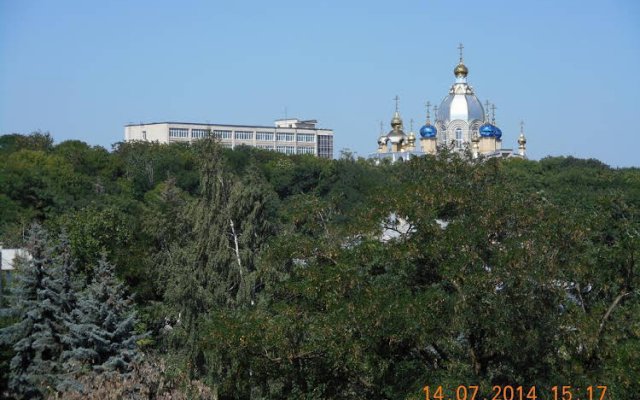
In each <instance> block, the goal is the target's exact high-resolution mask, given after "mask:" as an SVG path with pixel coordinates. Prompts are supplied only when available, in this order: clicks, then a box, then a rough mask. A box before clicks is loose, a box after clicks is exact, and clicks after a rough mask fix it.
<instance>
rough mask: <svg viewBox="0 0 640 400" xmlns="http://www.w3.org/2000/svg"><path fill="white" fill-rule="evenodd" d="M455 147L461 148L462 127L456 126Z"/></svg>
mask: <svg viewBox="0 0 640 400" xmlns="http://www.w3.org/2000/svg"><path fill="white" fill-rule="evenodd" d="M456 147H457V148H458V149H461V148H462V129H461V128H456Z"/></svg>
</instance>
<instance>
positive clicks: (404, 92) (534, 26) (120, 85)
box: [0, 0, 640, 166]
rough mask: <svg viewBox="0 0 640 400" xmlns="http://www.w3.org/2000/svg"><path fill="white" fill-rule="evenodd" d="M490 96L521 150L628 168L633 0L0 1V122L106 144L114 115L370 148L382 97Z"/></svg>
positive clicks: (388, 100) (420, 118) (418, 113)
mask: <svg viewBox="0 0 640 400" xmlns="http://www.w3.org/2000/svg"><path fill="white" fill-rule="evenodd" d="M459 42H462V43H464V46H465V63H466V65H467V66H468V67H469V82H470V84H471V85H472V86H473V87H474V88H475V90H476V94H477V95H478V97H479V98H480V100H481V101H482V102H483V103H484V101H485V100H486V99H489V100H490V101H491V102H493V103H495V104H496V106H497V110H496V117H497V122H498V125H499V126H500V127H501V128H502V131H503V133H504V136H503V142H504V146H505V147H515V146H517V145H516V140H517V136H518V131H519V121H520V120H521V119H522V120H524V121H525V132H526V134H527V138H528V141H529V143H528V150H529V155H530V157H531V158H534V159H538V158H541V157H544V156H547V155H573V156H576V157H582V158H589V157H594V158H598V159H600V160H602V161H604V162H606V163H608V164H610V165H612V166H640V157H639V156H638V153H639V151H640V130H639V129H638V123H637V120H638V119H639V117H640V102H639V100H638V99H639V98H640V84H639V83H638V79H637V78H636V74H637V72H638V71H639V70H640V68H639V67H640V2H638V1H636V0H609V1H594V0H580V1H578V0H536V1H515V0H486V1H475V0H474V1H471V0H460V1H456V2H453V1H445V0H420V1H418V0H396V1H393V2H392V1H377V0H369V1H361V0H352V1H347V0H342V1H338V0H327V1H322V0H315V1H312V2H310V1H301V0H296V1H293V0H271V1H253V0H252V1H233V2H231V1H224V2H223V1H180V2H178V1H171V2H170V1H158V0H156V1H118V0H115V1H86V0H85V1H69V0H57V1H38V0H30V1H23V0H0V134H6V133H12V132H19V133H29V132H31V131H34V130H43V131H49V132H51V134H52V135H53V136H54V138H55V139H56V141H58V142H59V141H63V140H67V139H80V140H83V141H86V142H88V143H90V144H96V145H102V146H105V147H107V148H110V146H111V144H112V143H114V142H117V141H120V140H122V139H123V134H124V128H123V126H124V125H125V124H127V123H138V122H150V121H189V122H207V121H209V122H213V123H231V124H256V125H271V124H272V123H273V120H274V119H277V118H282V117H284V115H285V109H286V110H287V111H286V112H287V115H288V116H289V117H299V118H303V119H318V120H319V123H320V126H322V127H328V128H333V129H334V130H335V135H336V139H335V146H336V154H338V152H339V150H340V149H342V148H349V149H351V150H352V151H355V152H356V153H357V154H359V155H363V156H364V155H367V154H368V153H370V152H373V151H375V149H376V139H377V137H378V135H379V130H380V121H384V123H385V129H389V120H390V119H391V116H392V113H393V111H394V102H393V100H392V99H393V97H394V96H395V95H398V96H400V111H401V114H402V117H403V118H404V120H405V126H406V127H408V126H409V120H410V119H411V118H413V119H414V120H415V126H414V128H415V129H416V130H417V129H419V126H420V125H421V124H422V123H423V122H424V118H425V108H424V104H425V103H426V101H427V100H430V101H431V102H432V103H439V102H440V101H441V100H442V98H443V97H444V96H445V95H446V94H447V91H448V89H449V87H450V85H451V84H452V83H453V80H454V77H453V72H452V70H453V68H454V66H455V64H456V63H457V58H458V50H457V49H456V47H457V46H458V43H459Z"/></svg>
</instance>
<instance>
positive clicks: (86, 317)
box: [62, 256, 143, 374]
mask: <svg viewBox="0 0 640 400" xmlns="http://www.w3.org/2000/svg"><path fill="white" fill-rule="evenodd" d="M136 322H137V316H136V313H135V311H134V310H133V307H132V299H131V298H130V297H128V296H127V295H126V293H125V287H124V284H122V283H121V282H119V281H118V279H117V278H116V276H115V273H114V267H113V265H112V264H110V263H109V262H107V261H106V259H105V257H104V256H103V257H102V259H101V260H100V261H99V262H98V265H97V266H96V268H95V270H94V277H93V281H92V282H91V284H90V285H89V286H88V287H87V289H86V290H85V291H83V292H82V293H80V294H79V295H78V299H77V305H76V308H75V309H74V310H73V311H72V312H71V314H70V318H69V319H68V321H67V323H66V325H67V326H68V328H69V334H68V336H67V337H66V338H65V342H66V343H67V345H68V348H69V349H68V350H66V351H64V352H63V354H62V358H63V359H64V361H65V367H66V370H67V371H69V372H71V373H76V374H77V373H81V372H87V371H88V370H93V371H96V372H111V371H117V372H121V373H123V372H128V371H129V370H130V368H131V364H132V363H133V362H134V361H136V360H137V359H138V357H139V355H138V351H137V344H136V342H137V340H139V339H140V338H141V337H142V336H143V335H137V334H135V332H134V330H135V329H134V328H135V324H136Z"/></svg>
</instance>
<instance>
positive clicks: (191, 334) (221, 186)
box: [165, 140, 273, 376]
mask: <svg viewBox="0 0 640 400" xmlns="http://www.w3.org/2000/svg"><path fill="white" fill-rule="evenodd" d="M196 151H197V152H198V153H199V159H200V160H202V161H201V166H200V195H199V196H198V197H197V199H196V200H195V201H194V202H192V203H189V204H187V206H186V207H185V209H184V217H183V220H184V221H185V223H186V225H187V233H186V234H185V236H184V238H183V240H182V241H180V242H178V243H174V245H173V246H172V247H171V248H170V249H169V250H168V252H167V256H166V260H167V261H166V265H165V273H166V274H167V276H166V277H165V279H166V282H167V290H166V292H165V296H166V300H167V303H168V304H169V305H170V307H171V308H172V309H173V310H174V311H175V312H176V314H177V315H179V319H180V325H179V327H180V329H179V330H178V332H179V333H178V335H177V336H175V337H174V339H175V340H177V345H176V347H180V348H181V349H184V351H185V352H186V354H185V356H186V358H187V360H189V363H190V364H189V365H190V366H191V371H190V372H191V373H193V374H194V375H195V376H202V375H206V374H208V373H209V372H211V370H210V367H212V365H213V364H214V362H213V361H212V360H206V359H205V358H206V357H205V354H204V353H203V352H202V349H201V346H200V338H199V335H200V334H201V333H202V332H201V327H202V323H203V322H204V321H205V320H206V319H207V317H208V316H209V315H211V313H213V312H217V311H221V310H233V309H239V308H243V307H247V306H249V305H250V304H251V302H252V300H253V294H254V292H255V288H256V281H255V274H256V273H255V270H256V263H257V260H258V257H259V254H260V250H261V248H262V247H263V246H264V244H265V243H266V239H267V238H268V237H269V235H270V232H271V226H270V224H269V221H268V214H269V211H268V210H269V207H268V205H269V202H270V200H269V199H270V198H272V197H273V194H272V192H270V191H269V190H268V189H267V188H266V187H265V186H264V185H263V184H262V183H261V182H260V181H259V180H257V179H254V178H253V176H254V175H255V174H257V171H253V170H251V171H250V172H249V173H247V176H248V178H247V179H246V180H240V179H238V178H237V177H235V176H234V175H232V174H231V173H230V172H228V170H227V168H226V165H225V162H224V159H223V157H222V152H221V148H220V146H219V144H217V143H216V142H215V141H213V140H203V141H201V142H200V143H198V145H197V149H196Z"/></svg>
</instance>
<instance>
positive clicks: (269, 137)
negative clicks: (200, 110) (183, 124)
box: [169, 128, 316, 143]
mask: <svg viewBox="0 0 640 400" xmlns="http://www.w3.org/2000/svg"><path fill="white" fill-rule="evenodd" d="M211 133H212V134H213V136H214V137H216V138H218V139H231V138H232V136H234V132H233V131H224V130H214V131H211V130H209V129H192V130H191V137H192V138H197V139H200V138H205V137H208V136H209V135H210V134H211ZM315 136H316V135H313V134H306V133H299V134H298V135H297V141H298V142H307V143H315V141H316V138H315ZM169 137H170V138H188V137H189V129H187V128H169ZM273 137H274V134H273V133H272V132H256V140H259V141H273ZM235 138H236V139H237V140H253V132H252V131H235ZM276 140H277V141H279V142H295V141H296V135H295V134H293V133H278V134H276Z"/></svg>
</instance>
